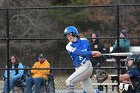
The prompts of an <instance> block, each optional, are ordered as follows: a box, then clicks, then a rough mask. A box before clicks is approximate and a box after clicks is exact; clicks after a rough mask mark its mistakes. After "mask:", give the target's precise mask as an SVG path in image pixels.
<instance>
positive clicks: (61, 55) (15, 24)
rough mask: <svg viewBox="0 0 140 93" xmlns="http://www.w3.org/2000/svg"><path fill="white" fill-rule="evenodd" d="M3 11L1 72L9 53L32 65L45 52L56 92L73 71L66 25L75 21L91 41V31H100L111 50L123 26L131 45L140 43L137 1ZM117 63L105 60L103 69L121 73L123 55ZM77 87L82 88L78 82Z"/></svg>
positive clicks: (0, 47)
mask: <svg viewBox="0 0 140 93" xmlns="http://www.w3.org/2000/svg"><path fill="white" fill-rule="evenodd" d="M0 11H1V13H0V33H1V34H0V42H1V43H0V51H1V52H0V60H1V65H0V66H1V67H0V70H1V72H2V73H1V76H2V75H3V72H4V70H5V66H6V65H7V66H8V67H9V56H10V55H12V54H16V55H17V56H18V58H19V61H20V62H22V63H23V64H24V65H27V66H29V67H31V66H32V65H33V64H34V62H35V61H36V59H37V55H38V54H40V53H45V54H46V55H47V60H48V61H49V62H50V64H51V69H52V71H53V73H54V78H55V86H56V92H61V93H62V92H64V93H65V92H66V87H65V80H66V78H67V77H68V76H69V75H70V74H71V73H72V72H73V71H74V69H73V68H72V61H71V59H70V57H69V55H68V54H67V52H66V50H65V45H66V44H67V41H66V39H65V38H64V36H63V32H64V28H65V27H66V26H68V25H75V26H76V27H77V28H78V30H79V32H80V33H82V34H83V35H84V36H85V37H87V38H88V39H89V41H90V40H91V37H90V36H91V33H93V32H96V33H99V39H100V40H101V41H102V43H104V45H105V47H106V48H107V50H108V52H109V48H110V46H112V44H113V43H114V42H115V40H116V39H117V40H118V39H119V34H120V31H121V30H122V29H125V30H127V31H128V38H129V40H130V42H131V46H139V45H140V41H139V38H140V33H139V30H140V28H139V20H140V19H139V15H140V13H139V12H140V5H138V4H129V5H121V4H120V5H90V6H49V7H34V8H33V7H32V8H29V7H28V8H1V9H0ZM118 43H119V42H118ZM118 48H119V45H118ZM115 63H116V65H115V66H114V63H113V62H106V63H104V65H103V66H102V68H101V69H106V71H107V72H108V73H109V74H114V73H115V74H116V75H119V74H120V69H121V68H123V67H120V59H119V58H117V59H116V62H115ZM97 68H98V67H97ZM7 70H8V71H9V69H7ZM29 70H31V69H30V68H29ZM8 74H9V73H8ZM1 81H2V80H1ZM93 82H96V81H95V79H93ZM118 84H119V83H118ZM1 85H2V86H3V83H1ZM2 88H3V87H1V89H2ZM95 88H96V87H95ZM76 91H77V92H79V91H82V90H81V87H80V86H79V84H77V85H76ZM117 91H118V90H117Z"/></svg>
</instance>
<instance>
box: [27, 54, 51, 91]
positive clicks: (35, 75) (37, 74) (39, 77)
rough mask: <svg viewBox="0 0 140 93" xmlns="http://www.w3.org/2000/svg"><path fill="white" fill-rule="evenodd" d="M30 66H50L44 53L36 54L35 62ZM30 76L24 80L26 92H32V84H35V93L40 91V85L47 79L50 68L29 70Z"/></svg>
mask: <svg viewBox="0 0 140 93" xmlns="http://www.w3.org/2000/svg"><path fill="white" fill-rule="evenodd" d="M32 68H50V64H49V62H48V61H47V60H46V58H45V55H44V54H40V55H39V56H38V61H37V62H35V64H34V65H33V67H32ZM31 73H32V77H28V78H26V80H25V84H26V93H32V86H33V85H35V93H41V92H40V90H41V85H42V84H43V83H44V82H45V80H48V76H47V75H48V74H50V70H48V69H47V70H41V69H37V70H31Z"/></svg>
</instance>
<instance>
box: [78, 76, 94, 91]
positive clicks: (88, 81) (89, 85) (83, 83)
mask: <svg viewBox="0 0 140 93" xmlns="http://www.w3.org/2000/svg"><path fill="white" fill-rule="evenodd" d="M80 84H81V86H82V87H83V89H84V90H85V93H94V90H93V86H92V80H91V78H88V79H86V80H83V81H81V82H80Z"/></svg>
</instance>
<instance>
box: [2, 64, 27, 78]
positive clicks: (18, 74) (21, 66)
mask: <svg viewBox="0 0 140 93" xmlns="http://www.w3.org/2000/svg"><path fill="white" fill-rule="evenodd" d="M6 68H7V66H6ZM12 68H14V65H12ZM18 68H24V66H23V65H22V63H19V64H18ZM23 71H24V70H18V73H17V74H16V70H10V71H9V73H10V78H20V77H21V76H22V75H23ZM4 77H5V78H7V77H8V75H7V70H5V72H4Z"/></svg>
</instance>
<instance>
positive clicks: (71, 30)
mask: <svg viewBox="0 0 140 93" xmlns="http://www.w3.org/2000/svg"><path fill="white" fill-rule="evenodd" d="M69 33H72V34H73V36H78V30H77V28H76V27H74V26H68V27H66V28H65V30H64V35H67V34H69Z"/></svg>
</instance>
